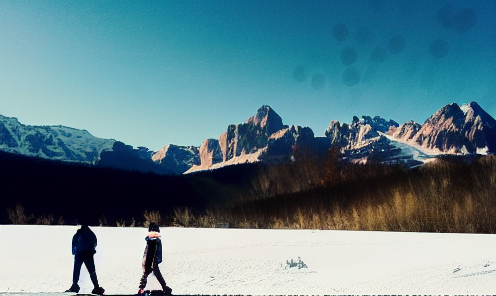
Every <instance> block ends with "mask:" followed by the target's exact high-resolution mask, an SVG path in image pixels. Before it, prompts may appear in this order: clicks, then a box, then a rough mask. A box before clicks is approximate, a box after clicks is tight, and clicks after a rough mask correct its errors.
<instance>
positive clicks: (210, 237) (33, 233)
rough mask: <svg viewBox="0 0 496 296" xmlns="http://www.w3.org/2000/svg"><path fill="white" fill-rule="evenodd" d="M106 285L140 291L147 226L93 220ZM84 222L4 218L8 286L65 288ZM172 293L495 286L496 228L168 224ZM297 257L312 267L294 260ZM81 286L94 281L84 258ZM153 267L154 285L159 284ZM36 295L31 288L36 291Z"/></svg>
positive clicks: (86, 288) (0, 290) (2, 288)
mask: <svg viewBox="0 0 496 296" xmlns="http://www.w3.org/2000/svg"><path fill="white" fill-rule="evenodd" d="M90 228H91V229H92V230H93V231H94V232H95V234H96V235H97V237H98V246H97V253H96V255H95V263H96V269H97V274H98V279H99V281H100V284H101V285H102V286H103V287H104V288H105V289H106V293H109V294H111V293H123V294H132V293H136V292H137V288H138V284H139V280H140V277H141V259H142V255H143V250H144V248H145V240H144V238H145V236H146V234H147V230H146V229H145V228H115V227H114V228H111V227H90ZM76 230H77V227H76V226H21V225H1V226H0V242H1V244H0V294H2V295H5V294H7V295H8V294H11V293H12V294H15V295H20V294H30V293H37V292H53V293H43V294H42V295H44V296H48V295H61V294H57V293H55V292H60V291H64V290H66V289H68V288H69V287H70V285H71V279H72V268H73V256H72V254H71V240H72V236H73V235H74V233H75V232H76ZM161 233H162V242H163V247H164V250H163V256H164V262H163V263H162V264H160V268H161V271H162V273H163V275H164V278H165V280H166V282H167V284H168V286H170V287H171V288H172V289H173V293H174V294H177V295H179V294H217V295H225V294H244V295H247V294H250V295H269V294H272V295H274V294H276V295H288V294H289V295H296V294H306V295H310V294H313V295H317V294H320V295H322V294H496V252H495V250H496V235H476V234H438V233H399V232H360V231H328V230H325V231H319V230H250V229H248V230H243V229H193V228H161ZM298 257H299V258H301V260H302V261H303V262H304V263H305V264H306V265H307V268H301V269H298V268H297V267H293V268H290V267H289V266H288V264H287V261H288V260H289V261H290V260H291V259H293V260H294V261H297V260H298ZM79 285H80V286H81V292H90V291H91V289H92V284H91V281H90V279H89V275H88V272H87V270H86V268H85V267H84V266H83V268H82V271H81V279H80V282H79ZM159 288H160V286H159V284H158V282H157V280H156V279H155V277H154V276H153V275H151V276H150V278H149V283H148V286H147V289H159ZM32 295H33V294H32Z"/></svg>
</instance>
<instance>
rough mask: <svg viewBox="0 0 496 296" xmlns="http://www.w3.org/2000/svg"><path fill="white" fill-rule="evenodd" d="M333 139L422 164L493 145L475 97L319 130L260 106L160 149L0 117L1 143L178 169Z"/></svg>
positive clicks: (266, 158)
mask: <svg viewBox="0 0 496 296" xmlns="http://www.w3.org/2000/svg"><path fill="white" fill-rule="evenodd" d="M332 146H339V147H340V151H341V155H342V158H343V159H344V160H348V161H351V162H367V161H370V160H373V161H376V162H381V163H399V164H403V165H405V166H407V167H412V166H415V165H419V164H422V163H424V162H426V161H429V160H430V159H432V157H434V156H435V155H438V154H444V153H447V154H467V153H472V154H473V153H479V154H488V153H490V154H492V153H494V152H495V151H496V120H495V119H494V118H492V117H491V116H490V115H489V114H488V113H487V112H485V111H484V110H483V109H482V108H481V107H480V106H479V105H478V104H477V103H476V102H471V103H469V104H466V105H462V106H459V105H458V104H456V103H452V104H448V105H446V106H444V107H442V108H441V109H439V110H438V111H437V112H435V113H434V114H433V115H432V116H431V117H429V118H428V119H427V120H426V121H425V122H424V124H419V123H415V122H413V121H409V122H405V123H403V124H401V125H399V124H398V123H397V122H395V121H394V120H385V119H383V118H381V117H379V116H375V117H370V116H362V118H358V117H357V116H354V117H353V120H352V122H351V123H340V122H339V121H335V120H332V121H331V122H330V124H329V126H328V127H327V129H326V130H325V132H324V136H322V137H316V136H315V135H314V132H313V130H312V129H311V128H309V127H301V126H295V125H291V126H289V125H284V124H283V121H282V118H281V117H280V116H279V115H278V114H277V113H276V112H275V111H274V110H273V109H272V108H271V107H270V106H267V105H264V106H262V107H261V108H259V109H258V110H257V113H256V114H255V115H253V116H251V117H249V118H248V119H247V120H246V121H245V122H244V123H239V124H230V125H228V126H227V128H226V130H225V131H224V132H222V133H221V134H220V135H219V137H218V138H217V139H205V140H204V141H203V142H202V144H201V145H200V147H195V146H178V145H173V144H168V145H165V146H164V147H163V148H162V149H160V150H159V151H156V152H154V151H149V150H148V149H147V148H145V147H138V148H137V149H134V148H133V147H132V146H129V145H126V144H124V143H122V142H119V141H115V140H107V139H98V138H95V137H93V136H91V135H90V134H89V133H88V132H87V131H81V130H76V129H72V128H68V127H62V126H58V127H54V126H50V127H46V126H42V127H36V126H25V125H22V124H20V123H19V122H18V121H17V119H15V118H8V117H4V116H0V150H3V151H7V152H16V153H20V154H25V155H30V156H41V157H46V158H52V159H60V160H68V161H81V162H89V163H94V164H96V165H98V166H104V167H114V168H119V169H127V170H138V171H143V172H154V173H158V174H182V173H192V172H195V171H200V170H212V169H217V168H221V167H224V166H228V165H233V164H240V163H247V162H250V163H251V162H262V163H278V162H285V161H286V162H287V161H292V160H294V158H295V149H297V148H305V149H308V150H309V151H312V152H313V153H316V154H318V155H322V153H324V152H325V151H327V150H328V149H329V148H331V147H332Z"/></svg>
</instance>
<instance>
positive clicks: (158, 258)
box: [138, 222, 172, 294]
mask: <svg viewBox="0 0 496 296" xmlns="http://www.w3.org/2000/svg"><path fill="white" fill-rule="evenodd" d="M145 240H146V247H145V252H144V253H143V261H142V267H143V276H142V277H141V281H140V285H139V291H138V294H142V293H143V292H144V289H145V287H146V283H147V278H148V276H149V275H150V273H152V271H153V274H154V275H155V277H156V278H157V280H158V282H159V283H160V285H161V286H162V290H163V291H164V292H165V293H166V294H170V293H171V291H172V290H171V289H170V288H169V287H167V285H166V284H165V280H164V277H163V276H162V273H161V272H160V269H159V267H158V265H159V264H160V263H161V262H162V241H161V240H160V228H159V227H158V225H157V224H156V223H154V222H151V223H150V226H149V227H148V235H147V236H146V237H145ZM154 249H155V250H154ZM153 250H154V251H155V256H154V257H153V261H152V262H151V263H150V262H148V263H149V264H150V266H147V264H146V263H147V262H146V259H147V256H148V253H149V252H152V251H153ZM151 256H153V254H151Z"/></svg>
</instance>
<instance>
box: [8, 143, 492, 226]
mask: <svg viewBox="0 0 496 296" xmlns="http://www.w3.org/2000/svg"><path fill="white" fill-rule="evenodd" d="M298 160H299V161H298ZM107 171H108V172H109V174H111V175H112V177H110V178H111V179H114V178H123V177H122V174H127V173H124V172H120V171H113V170H107ZM92 174H93V173H92ZM114 174H115V175H114ZM129 174H130V175H129V178H124V179H123V180H125V182H136V184H140V185H139V186H137V187H133V186H131V189H130V187H125V188H126V189H127V190H123V189H119V190H116V191H115V192H117V191H118V192H120V194H121V196H120V198H119V197H118V195H112V196H115V198H112V200H113V201H115V202H116V203H117V204H118V205H119V206H121V207H123V208H122V209H120V208H115V207H114V208H112V207H111V208H105V209H103V208H102V209H101V211H99V212H98V215H96V216H95V217H94V218H93V219H94V221H95V223H94V224H97V225H110V226H123V225H126V226H138V225H143V224H146V223H149V222H150V221H153V222H157V223H159V224H160V225H163V226H185V227H238V228H266V229H270V228H277V229H281V228H283V229H341V230H382V231H416V232H458V233H496V157H495V156H493V155H486V156H468V157H467V156H444V157H440V158H438V159H436V160H435V161H432V162H431V163H428V164H425V165H423V166H420V167H417V168H414V169H406V168H404V167H402V166H399V165H381V164H377V163H374V162H370V163H368V164H365V165H363V164H353V163H346V162H342V161H341V160H340V158H339V152H338V151H337V150H336V149H333V150H330V151H329V152H328V154H327V155H326V156H325V157H323V158H319V157H314V156H312V154H308V155H300V156H299V157H298V158H297V161H295V162H289V163H283V164H278V165H261V164H247V165H237V166H231V167H226V168H223V169H219V170H215V171H211V172H209V171H206V172H199V173H197V174H194V175H189V176H175V177H173V176H169V177H167V176H165V177H164V176H157V175H151V174H148V175H147V174H142V177H143V179H142V180H140V179H139V178H138V179H137V180H136V181H134V178H135V177H137V176H136V175H135V173H129ZM97 175H98V174H97ZM116 176H119V177H116ZM92 178H93V177H92ZM181 182H183V183H181ZM116 183H118V182H115V183H114V182H111V184H114V185H115V186H116V187H118V185H119V184H116ZM106 184H107V183H106ZM145 184H146V186H150V187H149V188H147V189H145V187H146V186H145ZM107 185H108V184H107ZM120 185H122V186H124V184H120ZM102 186H103V185H102ZM125 186H130V185H129V184H127V185H125ZM111 187H112V186H111ZM102 190H103V191H106V192H110V191H112V189H111V188H106V189H102ZM114 190H115V188H114ZM132 190H136V194H140V192H141V195H140V196H141V197H142V198H140V199H139V200H140V202H138V203H136V202H133V200H132V198H131V196H129V194H128V193H129V192H132ZM144 192H147V193H144ZM2 194H3V193H2ZM133 194H134V193H133ZM106 196H109V195H108V193H107V194H105V195H100V197H101V198H103V197H106ZM146 196H148V197H150V196H153V198H151V199H150V200H151V201H153V202H150V203H146V202H145V201H144V200H145V199H146ZM188 196H189V197H188ZM185 197H188V198H186V199H184V198H185ZM129 198H131V201H130V202H124V201H127V200H128V199H129ZM168 198H171V200H169V199H168ZM145 203H146V206H143V205H144V204H145ZM21 204H25V203H21ZM105 204H106V202H105ZM138 204H139V205H140V206H137V205H138ZM26 208H27V207H26ZM10 209H11V213H12V212H13V211H14V209H15V205H11V207H10ZM69 209H70V208H69ZM131 209H133V210H134V211H133V213H132V214H131V213H130V212H131V211H130V210H131ZM64 211H65V212H64ZM127 211H129V212H127ZM26 212H28V213H32V212H33V211H32V210H31V209H30V210H29V211H28V209H26ZM69 212H71V211H70V210H68V208H63V209H62V210H61V212H60V213H61V214H62V213H69ZM44 213H55V211H51V212H50V211H47V212H44ZM41 214H43V213H38V217H43V216H40V215H41ZM24 215H25V216H27V215H26V214H24ZM64 215H67V214H64ZM45 217H46V216H45ZM57 217H58V216H56V215H53V218H52V222H51V224H56V223H58V222H61V220H60V219H58V218H57ZM64 217H65V216H64ZM102 217H104V218H103V219H102ZM31 219H32V222H31V223H34V222H33V221H34V220H36V216H34V217H31ZM10 221H12V219H10ZM42 221H43V219H41V220H40V223H42ZM63 222H64V223H66V224H67V223H68V222H67V221H66V220H65V219H64V221H63Z"/></svg>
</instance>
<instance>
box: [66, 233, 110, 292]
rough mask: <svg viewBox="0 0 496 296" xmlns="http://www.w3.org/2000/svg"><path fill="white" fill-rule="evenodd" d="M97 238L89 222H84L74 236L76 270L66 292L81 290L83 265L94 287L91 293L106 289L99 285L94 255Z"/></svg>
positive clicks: (73, 250)
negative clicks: (79, 282) (80, 280)
mask: <svg viewBox="0 0 496 296" xmlns="http://www.w3.org/2000/svg"><path fill="white" fill-rule="evenodd" d="M96 244H97V239H96V235H95V233H93V231H91V229H90V228H89V227H88V224H86V223H82V224H81V228H80V229H78V231H77V232H76V234H74V236H73V237H72V255H74V271H73V274H72V286H71V287H70V288H69V290H67V291H66V292H75V293H78V292H79V285H78V281H79V274H80V272H81V266H82V265H83V263H84V265H85V266H86V268H87V269H88V272H89V274H90V278H91V282H92V283H93V286H94V289H93V291H92V292H91V293H93V294H99V295H102V294H103V293H104V292H105V290H104V289H103V288H102V287H100V286H99V285H98V278H97V276H96V270H95V261H94V259H93V255H95V253H96Z"/></svg>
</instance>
